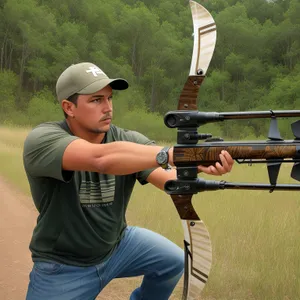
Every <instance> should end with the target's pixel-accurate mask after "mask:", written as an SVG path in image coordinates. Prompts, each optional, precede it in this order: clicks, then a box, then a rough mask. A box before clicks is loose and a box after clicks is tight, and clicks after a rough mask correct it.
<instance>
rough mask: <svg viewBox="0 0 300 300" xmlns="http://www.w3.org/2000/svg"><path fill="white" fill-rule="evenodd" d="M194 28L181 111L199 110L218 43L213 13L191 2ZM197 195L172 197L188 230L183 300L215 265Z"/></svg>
mask: <svg viewBox="0 0 300 300" xmlns="http://www.w3.org/2000/svg"><path fill="white" fill-rule="evenodd" d="M190 7H191V12H192V18H193V25H194V47H193V55H192V62H191V68H190V74H189V77H188V79H187V81H186V83H185V85H184V87H183V90H182V92H181V95H180V98H179V103H178V110H189V111H191V110H197V96H198V91H199V88H200V86H201V84H202V82H203V80H204V78H205V74H206V71H207V69H208V66H209V64H210V61H211V58H212V55H213V52H214V48H215V43H216V25H215V21H214V19H213V18H212V16H211V15H210V13H209V12H208V11H207V10H206V9H205V8H204V7H202V6H201V5H200V4H198V3H196V2H194V1H190ZM181 172H185V177H186V172H190V173H191V176H195V175H196V176H197V167H189V168H188V170H187V168H180V167H178V168H177V176H178V177H180V173H181ZM192 196H193V194H184V195H183V194H182V195H180V194H179V195H171V197H172V200H173V202H174V204H175V206H176V209H177V211H178V213H179V215H180V218H181V220H182V225H183V229H184V251H185V272H184V288H183V295H182V300H194V299H198V297H199V295H200V293H201V291H202V290H203V288H204V286H205V284H206V281H207V279H208V274H209V272H210V269H211V263H212V247H211V242H210V237H209V233H208V231H207V229H206V227H205V224H204V223H203V221H202V220H200V218H199V216H198V215H197V213H196V211H195V210H194V208H193V205H192Z"/></svg>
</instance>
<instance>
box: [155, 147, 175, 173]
mask: <svg viewBox="0 0 300 300" xmlns="http://www.w3.org/2000/svg"><path fill="white" fill-rule="evenodd" d="M170 148H171V147H164V148H162V149H161V150H160V151H159V152H158V153H157V155H156V162H157V163H158V164H159V165H160V166H161V167H162V168H163V169H165V170H168V169H170V165H169V153H168V151H169V149H170Z"/></svg>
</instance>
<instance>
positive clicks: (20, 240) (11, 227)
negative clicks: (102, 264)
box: [0, 177, 175, 300]
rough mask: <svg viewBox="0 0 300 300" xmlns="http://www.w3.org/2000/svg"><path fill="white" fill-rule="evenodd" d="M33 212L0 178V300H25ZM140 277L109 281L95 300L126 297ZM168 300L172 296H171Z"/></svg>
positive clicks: (26, 201) (29, 268)
mask: <svg viewBox="0 0 300 300" xmlns="http://www.w3.org/2000/svg"><path fill="white" fill-rule="evenodd" d="M36 218H37V212H36V209H35V207H34V205H33V204H32V201H31V199H30V198H29V197H27V196H25V195H24V194H22V193H21V192H20V191H18V190H16V188H15V187H14V186H12V185H11V184H10V183H8V182H7V181H6V180H5V179H4V178H2V177H0V262H1V265H0V299H1V300H22V299H25V296H26V291H27V285H28V279H29V273H30V270H31V268H32V261H31V257H30V251H29V249H28V245H29V241H30V239H31V234H32V230H33V228H34V225H35V222H36ZM140 280H141V279H140V278H132V279H118V280H114V281H112V282H111V283H110V284H109V285H108V286H107V287H106V288H105V289H104V290H103V291H102V293H101V296H99V297H98V298H97V299H98V300H112V299H114V300H125V299H129V296H130V293H131V291H132V290H133V289H134V288H135V287H136V286H137V284H138V283H139V282H140ZM172 299H175V298H173V297H172Z"/></svg>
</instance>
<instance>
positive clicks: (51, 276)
mask: <svg viewBox="0 0 300 300" xmlns="http://www.w3.org/2000/svg"><path fill="white" fill-rule="evenodd" d="M183 268H184V254H183V250H182V249H181V248H180V247H178V246H177V245H175V244H174V243H172V242H171V241H169V240H168V239H166V238H164V237H163V236H161V235H159V234H157V233H154V232H152V231H150V230H147V229H143V228H138V227H130V226H129V227H127V229H126V232H125V236H124V238H123V239H122V241H121V242H120V244H119V246H118V247H117V248H116V249H115V251H114V252H113V254H112V256H111V257H110V258H109V259H108V260H106V261H105V262H103V263H101V264H99V265H95V266H91V267H77V266H70V265H64V264H60V263H56V262H35V263H34V266H33V269H32V271H31V273H30V282H29V286H28V291H27V297H26V299H27V300H75V299H76V300H89V299H95V298H96V297H97V295H98V294H99V293H100V292H101V290H102V289H103V288H104V287H105V286H106V285H107V284H108V283H109V282H110V281H111V280H112V279H114V278H121V277H132V276H140V275H144V278H143V281H142V284H141V286H140V287H138V288H137V289H135V290H134V291H133V292H132V294H131V296H130V300H138V299H143V300H150V299H151V300H166V299H169V297H170V295H171V294H172V291H173V290H174V288H175V286H176V284H177V283H178V281H179V279H180V277H181V276H182V273H183Z"/></svg>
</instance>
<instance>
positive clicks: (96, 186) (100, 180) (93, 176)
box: [79, 172, 115, 206]
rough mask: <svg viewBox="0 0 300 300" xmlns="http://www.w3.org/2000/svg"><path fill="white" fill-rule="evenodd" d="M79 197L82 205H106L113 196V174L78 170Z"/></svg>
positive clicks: (110, 202)
mask: <svg viewBox="0 0 300 300" xmlns="http://www.w3.org/2000/svg"><path fill="white" fill-rule="evenodd" d="M80 173H81V174H80V175H81V183H80V189H79V199H80V203H81V204H82V205H83V206H94V205H95V204H97V206H98V205H99V206H108V205H111V204H112V202H113V201H114V197H115V176H114V175H107V174H99V173H95V172H80Z"/></svg>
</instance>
